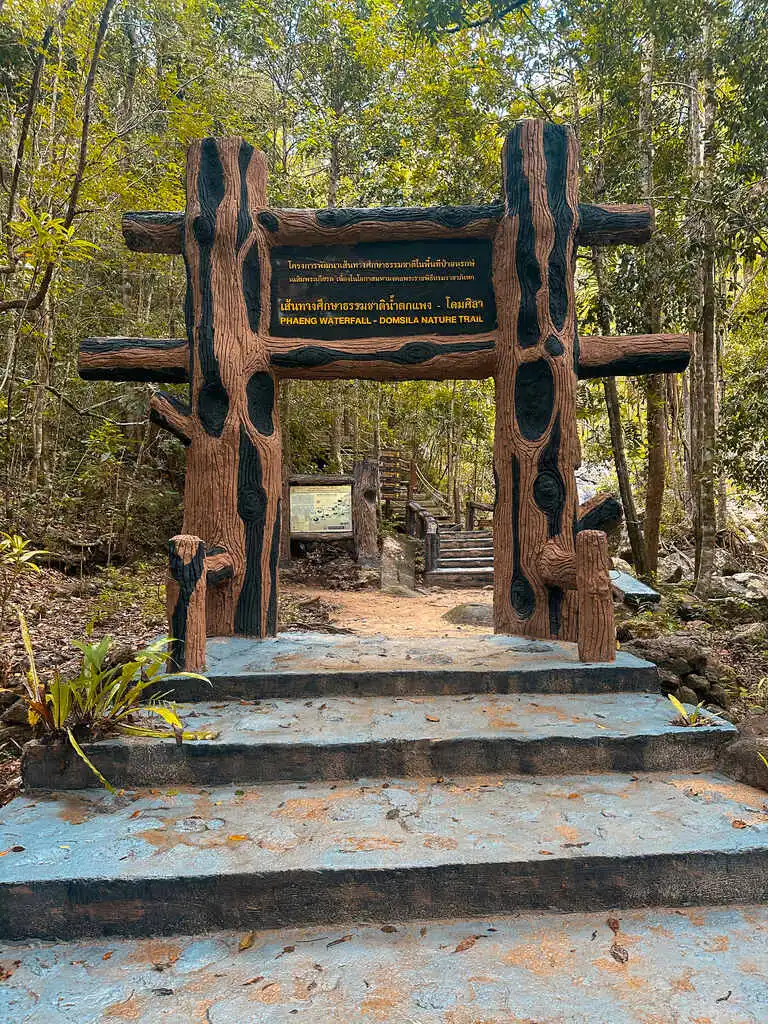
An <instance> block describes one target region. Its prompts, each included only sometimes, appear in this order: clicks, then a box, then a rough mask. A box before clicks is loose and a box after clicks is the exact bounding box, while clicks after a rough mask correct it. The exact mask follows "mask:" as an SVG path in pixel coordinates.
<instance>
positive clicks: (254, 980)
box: [243, 974, 264, 988]
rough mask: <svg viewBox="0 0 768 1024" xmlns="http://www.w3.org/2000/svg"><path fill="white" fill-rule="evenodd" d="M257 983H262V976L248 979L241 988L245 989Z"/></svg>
mask: <svg viewBox="0 0 768 1024" xmlns="http://www.w3.org/2000/svg"><path fill="white" fill-rule="evenodd" d="M257 981H264V975H263V974H258V975H257V976H256V977H255V978H249V979H248V981H244V982H243V988H245V986H246V985H255V984H256V982H257Z"/></svg>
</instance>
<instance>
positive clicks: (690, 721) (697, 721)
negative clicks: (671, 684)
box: [667, 693, 707, 728]
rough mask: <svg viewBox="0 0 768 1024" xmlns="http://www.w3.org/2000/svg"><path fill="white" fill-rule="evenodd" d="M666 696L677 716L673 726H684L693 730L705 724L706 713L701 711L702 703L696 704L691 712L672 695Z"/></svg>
mask: <svg viewBox="0 0 768 1024" xmlns="http://www.w3.org/2000/svg"><path fill="white" fill-rule="evenodd" d="M667 696H668V698H669V700H670V701H671V702H672V706H673V707H674V708H675V710H676V711H677V713H678V715H679V717H678V719H677V720H676V722H675V725H685V726H688V727H690V728H695V727H696V726H697V725H706V724H707V717H706V712H705V711H704V710H703V708H704V701H701V703H699V704H697V705H696V707H695V708H694V709H693V711H688V709H687V708H686V706H685V704H682V703H681V702H680V701H679V700H678V699H677V697H675V696H674V695H673V694H671V693H669V694H667Z"/></svg>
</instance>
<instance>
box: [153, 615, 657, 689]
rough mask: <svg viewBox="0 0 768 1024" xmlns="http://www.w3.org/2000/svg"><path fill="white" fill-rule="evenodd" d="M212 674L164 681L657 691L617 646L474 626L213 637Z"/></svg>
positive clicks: (227, 685) (653, 675)
mask: <svg viewBox="0 0 768 1024" xmlns="http://www.w3.org/2000/svg"><path fill="white" fill-rule="evenodd" d="M206 674H207V676H208V679H209V680H210V682H204V681H202V680H198V679H184V678H180V679H176V680H172V681H170V682H164V683H163V684H162V687H161V688H162V689H163V690H168V689H172V690H173V697H174V699H175V700H178V701H210V700H222V699H229V698H246V699H250V700H265V699H271V698H289V697H306V698H310V697H319V696H354V695H357V696H365V695H368V696H374V695H376V694H378V695H381V696H385V695H390V696H414V695H418V694H465V693H485V692H491V693H495V692H498V693H543V692H548V693H556V692H560V693H597V692H601V693H602V692H607V691H626V690H649V691H652V692H658V670H657V668H656V666H655V665H652V664H650V663H649V662H647V661H642V660H641V659H639V658H635V657H633V656H632V655H631V654H626V653H625V652H624V651H618V652H617V655H616V660H615V661H614V662H611V663H610V664H602V665H600V664H587V663H584V662H580V661H579V660H578V651H577V649H576V645H575V644H569V643H561V642H559V641H556V640H529V639H526V638H524V637H515V636H502V635H498V636H494V635H492V634H487V635H474V636H462V637H418V638H413V639H392V638H386V637H381V636H355V635H349V636H346V635H343V634H334V635H330V634H328V633H312V632H300V631H296V632H289V633H280V634H279V635H278V636H276V637H273V638H270V639H266V640H260V641H258V642H254V641H253V640H250V639H249V638H247V637H226V638H222V637H219V638H211V639H209V640H208V668H207V670H206Z"/></svg>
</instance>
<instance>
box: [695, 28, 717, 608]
mask: <svg viewBox="0 0 768 1024" xmlns="http://www.w3.org/2000/svg"><path fill="white" fill-rule="evenodd" d="M702 79H703V81H702V84H703V87H704V164H703V169H702V199H703V203H702V211H703V213H702V216H703V230H702V260H701V279H702V305H701V358H700V367H699V384H700V394H699V396H698V398H699V408H698V410H695V411H696V412H697V413H698V424H699V430H698V455H699V472H698V474H697V480H696V483H697V492H698V502H697V507H698V517H697V518H698V523H697V529H696V585H695V588H694V592H695V593H696V594H697V596H699V597H705V596H706V595H707V594H708V593H709V588H710V585H711V581H712V572H713V569H714V558H715V540H716V528H717V523H716V512H717V509H716V483H715V431H716V417H717V333H716V326H715V319H716V307H715V242H716V239H715V225H714V219H713V215H712V193H713V184H714V170H715V169H714V161H715V137H714V136H715V116H716V103H717V99H716V96H715V82H714V73H713V66H712V53H711V28H710V26H709V25H707V26H706V27H705V32H704V60H703V75H702Z"/></svg>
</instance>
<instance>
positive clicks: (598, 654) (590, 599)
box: [576, 530, 616, 661]
mask: <svg viewBox="0 0 768 1024" xmlns="http://www.w3.org/2000/svg"><path fill="white" fill-rule="evenodd" d="M609 569H610V562H609V560H608V539H607V537H606V535H605V534H604V533H603V531H602V530H582V532H581V533H579V534H577V535H576V585H577V588H578V595H579V660H580V661H613V660H614V659H615V657H616V628H615V625H614V621H613V595H612V593H611V583H610V577H609V575H608V570H609Z"/></svg>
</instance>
